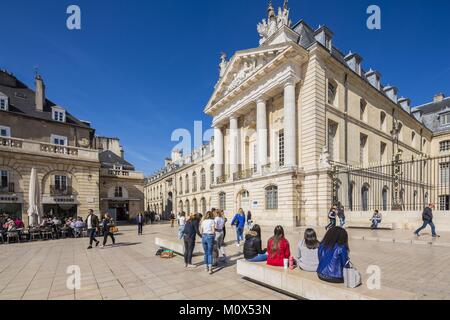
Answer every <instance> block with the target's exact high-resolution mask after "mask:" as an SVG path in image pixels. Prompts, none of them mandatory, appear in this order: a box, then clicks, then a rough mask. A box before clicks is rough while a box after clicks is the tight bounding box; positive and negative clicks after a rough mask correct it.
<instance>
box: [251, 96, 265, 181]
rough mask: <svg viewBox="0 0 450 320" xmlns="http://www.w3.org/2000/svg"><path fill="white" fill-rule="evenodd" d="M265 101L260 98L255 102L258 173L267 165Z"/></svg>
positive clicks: (263, 98)
mask: <svg viewBox="0 0 450 320" xmlns="http://www.w3.org/2000/svg"><path fill="white" fill-rule="evenodd" d="M266 110H267V109H266V99H265V97H260V98H259V99H258V100H256V130H257V137H258V141H257V145H256V147H257V148H258V154H255V155H254V156H255V157H258V171H260V172H261V171H262V169H261V168H262V167H263V166H265V165H266V164H267V111H266Z"/></svg>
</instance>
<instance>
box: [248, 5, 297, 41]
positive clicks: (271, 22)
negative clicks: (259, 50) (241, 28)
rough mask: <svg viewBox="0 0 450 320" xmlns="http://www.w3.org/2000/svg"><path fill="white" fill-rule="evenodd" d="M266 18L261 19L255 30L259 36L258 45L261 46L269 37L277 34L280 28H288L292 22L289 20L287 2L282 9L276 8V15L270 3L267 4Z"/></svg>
mask: <svg viewBox="0 0 450 320" xmlns="http://www.w3.org/2000/svg"><path fill="white" fill-rule="evenodd" d="M267 11H268V18H267V20H266V19H263V20H262V22H260V23H258V26H257V30H258V33H259V36H260V38H261V39H260V40H259V44H260V45H262V44H263V43H264V42H266V40H267V39H268V38H270V36H272V35H273V34H274V33H275V32H277V31H278V30H279V29H280V28H281V27H283V26H287V27H290V26H291V24H292V21H291V20H289V8H288V1H287V0H285V1H284V5H283V9H282V8H278V15H277V16H276V15H275V10H274V8H273V6H272V1H270V2H269V8H268V9H267Z"/></svg>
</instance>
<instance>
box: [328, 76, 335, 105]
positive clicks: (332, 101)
mask: <svg viewBox="0 0 450 320" xmlns="http://www.w3.org/2000/svg"><path fill="white" fill-rule="evenodd" d="M336 92H337V84H336V82H334V81H333V80H328V97H327V101H328V103H329V104H331V105H333V106H334V105H336Z"/></svg>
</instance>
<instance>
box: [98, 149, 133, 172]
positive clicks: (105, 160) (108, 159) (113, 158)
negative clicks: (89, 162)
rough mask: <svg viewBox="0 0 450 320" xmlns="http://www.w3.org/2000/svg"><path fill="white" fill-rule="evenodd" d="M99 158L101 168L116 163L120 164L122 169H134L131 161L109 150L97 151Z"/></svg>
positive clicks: (109, 166)
mask: <svg viewBox="0 0 450 320" xmlns="http://www.w3.org/2000/svg"><path fill="white" fill-rule="evenodd" d="M99 159H100V162H101V166H102V168H112V167H113V166H114V165H117V166H122V167H123V169H124V170H130V171H134V166H133V165H132V164H131V163H129V162H128V161H126V160H125V159H122V158H121V157H119V156H118V155H117V154H115V153H114V152H112V151H110V150H105V151H101V152H100V153H99Z"/></svg>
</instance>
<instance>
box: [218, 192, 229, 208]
mask: <svg viewBox="0 0 450 320" xmlns="http://www.w3.org/2000/svg"><path fill="white" fill-rule="evenodd" d="M226 208H227V199H226V194H225V192H221V193H219V209H220V210H226Z"/></svg>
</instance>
